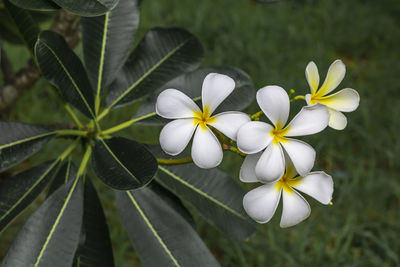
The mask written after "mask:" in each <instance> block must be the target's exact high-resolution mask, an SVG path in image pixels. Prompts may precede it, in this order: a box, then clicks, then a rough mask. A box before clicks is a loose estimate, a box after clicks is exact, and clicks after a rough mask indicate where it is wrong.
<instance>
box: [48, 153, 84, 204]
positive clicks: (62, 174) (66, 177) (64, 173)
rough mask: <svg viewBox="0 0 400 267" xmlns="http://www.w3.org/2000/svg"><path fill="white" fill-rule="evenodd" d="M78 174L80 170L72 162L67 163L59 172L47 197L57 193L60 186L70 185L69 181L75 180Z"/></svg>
mask: <svg viewBox="0 0 400 267" xmlns="http://www.w3.org/2000/svg"><path fill="white" fill-rule="evenodd" d="M77 172H78V168H77V167H76V165H75V164H74V163H73V162H72V161H71V160H69V161H67V162H65V163H64V164H63V165H62V166H61V167H60V169H59V170H58V171H57V174H56V175H55V177H54V179H53V181H52V183H51V185H50V187H49V190H48V191H47V197H49V196H51V195H52V194H53V193H54V192H55V191H57V189H58V188H59V187H60V186H62V185H63V184H66V183H68V181H70V180H71V179H74V178H75V177H76V174H77Z"/></svg>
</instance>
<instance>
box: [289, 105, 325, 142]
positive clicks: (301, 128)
mask: <svg viewBox="0 0 400 267" xmlns="http://www.w3.org/2000/svg"><path fill="white" fill-rule="evenodd" d="M328 122H329V112H328V108H327V107H325V106H324V105H321V104H316V105H312V106H306V107H303V108H302V109H301V110H300V112H299V113H298V114H297V115H296V116H295V117H294V118H293V120H292V121H291V122H290V123H289V125H288V129H289V130H288V132H287V133H286V134H285V136H304V135H310V134H315V133H319V132H321V131H322V130H324V129H325V128H326V126H328Z"/></svg>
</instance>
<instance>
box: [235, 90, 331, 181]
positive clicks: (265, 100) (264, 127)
mask: <svg viewBox="0 0 400 267" xmlns="http://www.w3.org/2000/svg"><path fill="white" fill-rule="evenodd" d="M257 102H258V105H259V106H260V108H261V110H262V111H263V112H264V114H265V115H266V116H267V117H268V118H269V119H270V120H271V122H272V123H273V124H274V126H271V125H270V124H268V123H265V122H261V121H252V122H248V123H246V124H245V125H243V126H242V127H241V128H240V129H239V132H238V138H237V145H238V148H239V150H241V151H242V152H244V153H246V154H254V153H257V152H260V151H262V150H263V149H265V148H266V149H265V151H264V153H263V154H262V155H261V157H260V159H259V160H258V162H257V165H256V167H255V173H256V175H257V178H258V179H260V180H261V181H265V182H272V181H275V180H277V179H279V178H280V177H281V176H282V175H283V173H284V171H285V157H284V151H283V149H284V150H285V151H286V153H287V154H288V156H289V158H290V159H291V160H292V162H293V164H294V167H295V168H296V170H297V172H298V173H299V174H300V175H305V174H307V173H308V172H309V171H310V170H311V169H312V167H313V165H314V160H315V150H314V149H313V148H312V147H311V146H310V145H308V144H306V143H304V142H302V141H299V140H296V139H291V138H288V137H291V136H304V135H310V134H314V133H318V132H320V131H322V130H323V129H325V127H326V126H327V125H328V119H329V114H328V110H327V108H326V107H325V106H323V105H320V104H317V105H313V106H307V107H303V108H302V110H301V111H300V112H299V113H298V114H297V115H296V116H295V117H294V118H293V120H292V121H291V122H290V123H289V124H288V125H287V126H286V127H284V126H285V124H286V122H287V119H288V116H289V108H290V101H289V96H288V95H287V93H286V91H285V90H284V89H283V88H281V87H279V86H267V87H264V88H262V89H260V90H258V92H257ZM282 147H283V148H282Z"/></svg>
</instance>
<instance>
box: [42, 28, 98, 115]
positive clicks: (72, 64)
mask: <svg viewBox="0 0 400 267" xmlns="http://www.w3.org/2000/svg"><path fill="white" fill-rule="evenodd" d="M35 53H36V58H37V61H38V64H39V67H40V70H41V71H42V74H43V76H44V77H46V79H47V80H49V82H51V83H52V84H53V85H55V86H56V87H57V88H58V89H59V91H60V93H61V95H62V97H63V98H64V99H65V101H67V102H69V103H71V104H72V105H74V106H75V107H76V108H77V109H79V110H80V111H81V112H82V113H83V114H85V115H86V116H88V117H91V118H94V117H95V115H94V100H93V94H92V89H91V86H90V82H89V79H88V76H87V74H86V71H85V68H84V67H83V65H82V62H81V61H80V59H79V58H78V56H77V55H76V54H75V53H74V51H72V49H71V48H69V46H68V44H67V43H66V42H65V40H64V38H63V37H62V36H61V35H59V34H57V33H55V32H52V31H43V32H42V33H40V35H39V39H38V41H37V43H36V46H35Z"/></svg>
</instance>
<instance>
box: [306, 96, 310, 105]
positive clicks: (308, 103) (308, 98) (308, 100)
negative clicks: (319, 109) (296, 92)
mask: <svg viewBox="0 0 400 267" xmlns="http://www.w3.org/2000/svg"><path fill="white" fill-rule="evenodd" d="M305 100H306V103H307V105H310V102H311V95H310V94H306V95H305Z"/></svg>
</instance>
